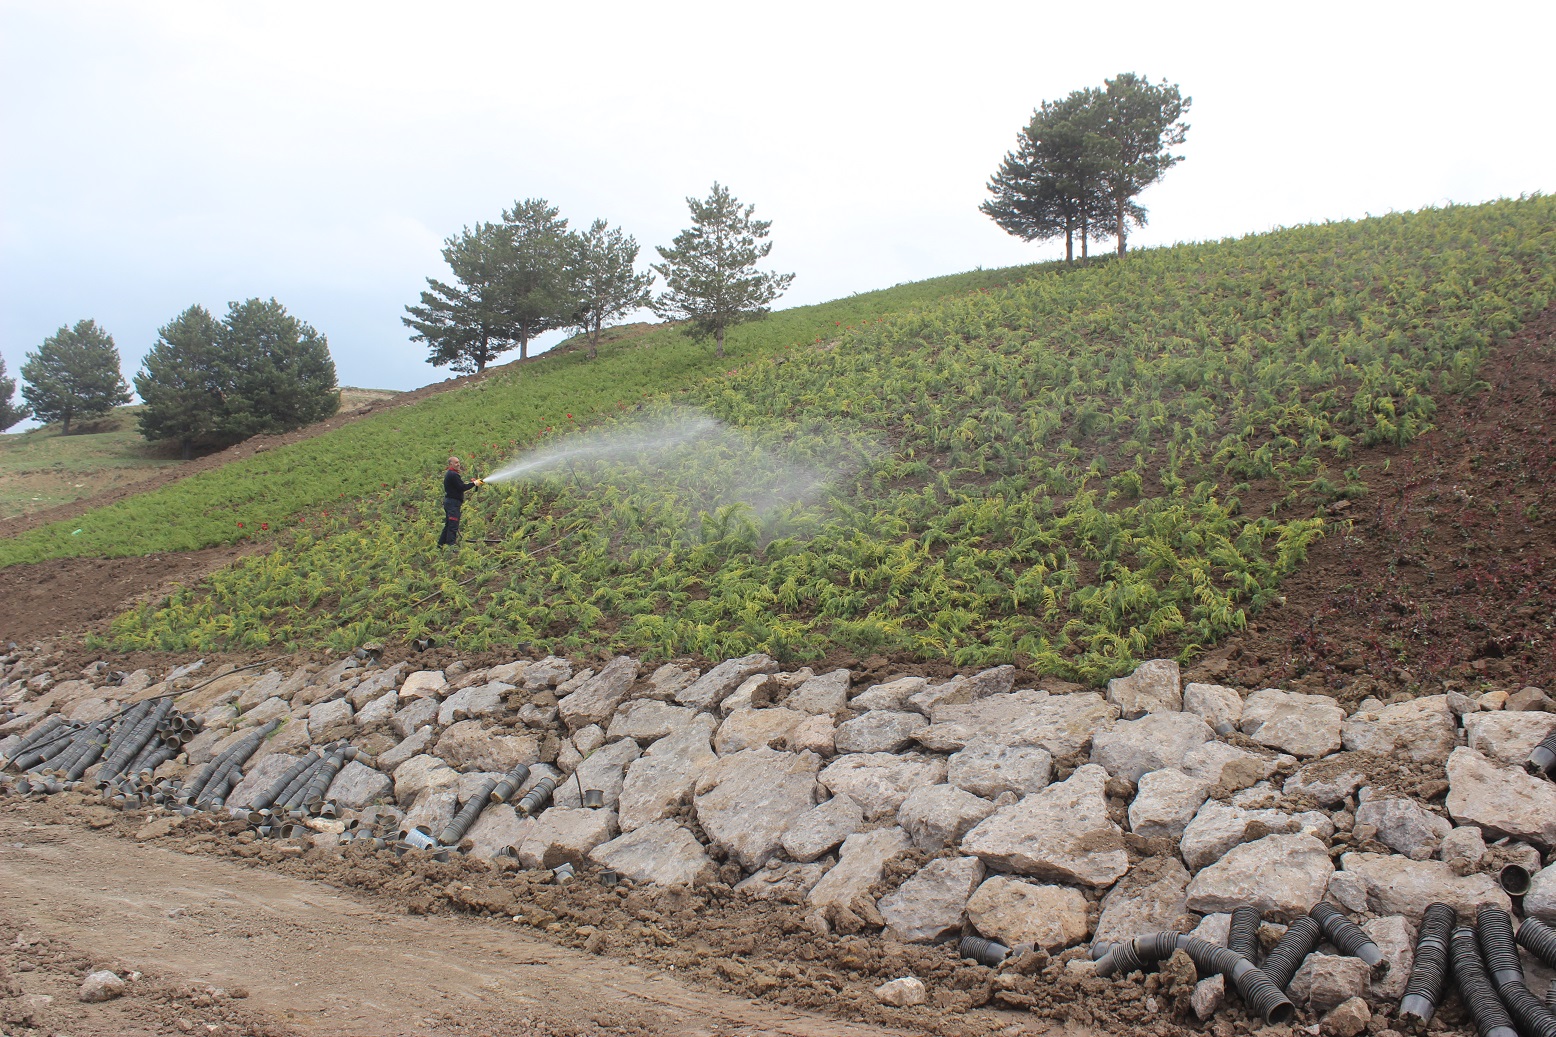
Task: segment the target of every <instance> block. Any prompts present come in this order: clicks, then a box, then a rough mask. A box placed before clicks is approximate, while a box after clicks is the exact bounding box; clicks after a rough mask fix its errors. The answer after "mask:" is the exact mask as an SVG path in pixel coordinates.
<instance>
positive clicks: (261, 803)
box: [249, 749, 323, 810]
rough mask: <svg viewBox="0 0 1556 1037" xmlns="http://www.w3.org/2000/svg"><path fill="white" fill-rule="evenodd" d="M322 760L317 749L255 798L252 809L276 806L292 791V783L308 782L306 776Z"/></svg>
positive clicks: (251, 803)
mask: <svg viewBox="0 0 1556 1037" xmlns="http://www.w3.org/2000/svg"><path fill="white" fill-rule="evenodd" d="M322 759H323V757H322V756H321V755H320V754H319V751H318V750H317V749H316V750H314V751H313V752H311V753H309V754H308V755H307V756H304V757H303V758H302V759H300V760H298V761H297V762H296V763H294V764H292V765H291V766H290V767H288V768H287V769H286V770H285V771H284V772H283V773H282V774H281V776H280V777H279V778H277V779H276V780H275V781H273V782H271V784H270V787H269V788H268V789H265V790H263V791H262V792H260V793H259V795H257V796H255V797H254V799H253V801H252V802H250V803H249V807H250V809H252V810H264V809H265V808H267V807H272V806H275V805H276V804H277V801H278V800H281V799H282V798H283V797H284V796H285V794H286V793H287V792H288V791H289V790H290V789H291V787H292V782H293V781H296V780H297V779H299V778H302V779H303V780H306V774H307V772H308V770H309V769H310V768H311V767H312V766H313V765H314V764H316V763H318V762H319V761H320V760H322Z"/></svg>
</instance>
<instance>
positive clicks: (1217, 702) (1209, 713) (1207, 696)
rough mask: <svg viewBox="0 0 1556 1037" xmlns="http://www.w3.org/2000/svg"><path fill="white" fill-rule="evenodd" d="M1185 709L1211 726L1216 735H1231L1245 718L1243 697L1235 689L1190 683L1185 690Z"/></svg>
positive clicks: (1217, 685)
mask: <svg viewBox="0 0 1556 1037" xmlns="http://www.w3.org/2000/svg"><path fill="white" fill-rule="evenodd" d="M1183 708H1184V709H1185V710H1187V711H1188V712H1190V713H1193V714H1195V715H1196V716H1198V717H1199V718H1200V719H1201V720H1203V721H1204V722H1205V723H1207V724H1209V725H1210V726H1211V727H1212V728H1213V729H1214V730H1215V732H1216V734H1218V735H1224V734H1231V733H1232V732H1233V731H1236V730H1237V722H1238V721H1239V720H1241V719H1242V717H1243V697H1242V696H1241V695H1239V694H1238V693H1237V689H1235V688H1224V687H1222V686H1221V685H1219V684H1195V683H1190V684H1187V685H1185V686H1184V688H1183Z"/></svg>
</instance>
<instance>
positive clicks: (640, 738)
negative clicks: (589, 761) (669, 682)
mask: <svg viewBox="0 0 1556 1037" xmlns="http://www.w3.org/2000/svg"><path fill="white" fill-rule="evenodd" d="M694 712H695V711H694V710H692V709H691V708H690V707H687V706H672V705H671V704H670V703H668V702H660V701H659V700H658V699H637V700H635V701H633V702H628V703H627V704H626V705H625V706H622V707H621V708H620V709H619V710H617V711H616V714H615V716H613V717H611V718H610V721H609V726H608V727H607V728H606V738H607V739H608V740H609V741H612V742H614V741H616V740H617V739H618V738H631V739H633V740H634V741H636V742H637V743H638V744H639V745H648V744H649V743H650V742H656V741H658V740H659V739H661V738H663V737H664V736H665V735H667V734H669V733H670V732H671V731H674V730H676V729H677V728H680V727H684V726H685V725H686V724H687V723H689V722H690V721H691V718H692V715H693V714H694ZM575 737H576V736H575ZM579 748H580V749H582V748H583V747H582V746H579Z"/></svg>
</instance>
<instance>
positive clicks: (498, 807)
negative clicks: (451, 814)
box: [465, 803, 535, 859]
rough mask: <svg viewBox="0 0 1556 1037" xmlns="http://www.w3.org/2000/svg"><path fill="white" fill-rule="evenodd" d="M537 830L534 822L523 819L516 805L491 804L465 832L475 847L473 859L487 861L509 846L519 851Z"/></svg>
mask: <svg viewBox="0 0 1556 1037" xmlns="http://www.w3.org/2000/svg"><path fill="white" fill-rule="evenodd" d="M534 827H535V821H534V819H533V818H528V817H522V816H520V814H519V812H518V811H517V810H515V809H513V804H511V803H488V804H487V805H486V809H485V810H483V811H481V816H480V817H478V818H476V819H475V824H473V825H471V826H470V830H469V831H468V832H466V833H465V838H466V839H469V840H470V842H471V843H472V844H473V846H472V848H471V850H470V856H472V857H477V858H481V859H486V858H490V857H496V856H498V855H500V854H504V853H505V851H506V850H507V849H508V848H509V847H510V846H511V847H513V848H514V849H515V850H517V848H518V846H519V844H520V843H522V842H523V841H524V837H525V836H526V835H528V834H529V832H530V829H532V828H534Z"/></svg>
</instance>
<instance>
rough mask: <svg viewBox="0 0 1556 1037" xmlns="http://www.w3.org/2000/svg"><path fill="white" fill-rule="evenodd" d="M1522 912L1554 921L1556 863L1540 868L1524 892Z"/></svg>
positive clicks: (1555, 917) (1546, 920)
mask: <svg viewBox="0 0 1556 1037" xmlns="http://www.w3.org/2000/svg"><path fill="white" fill-rule="evenodd" d="M1524 914H1525V915H1533V916H1534V917H1536V918H1538V919H1540V920H1542V921H1545V922H1553V921H1556V864H1553V865H1551V866H1550V867H1548V868H1541V869H1540V870H1539V871H1537V872H1535V873H1534V878H1533V880H1532V881H1531V882H1530V883H1529V892H1528V893H1526V894H1524Z"/></svg>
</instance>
